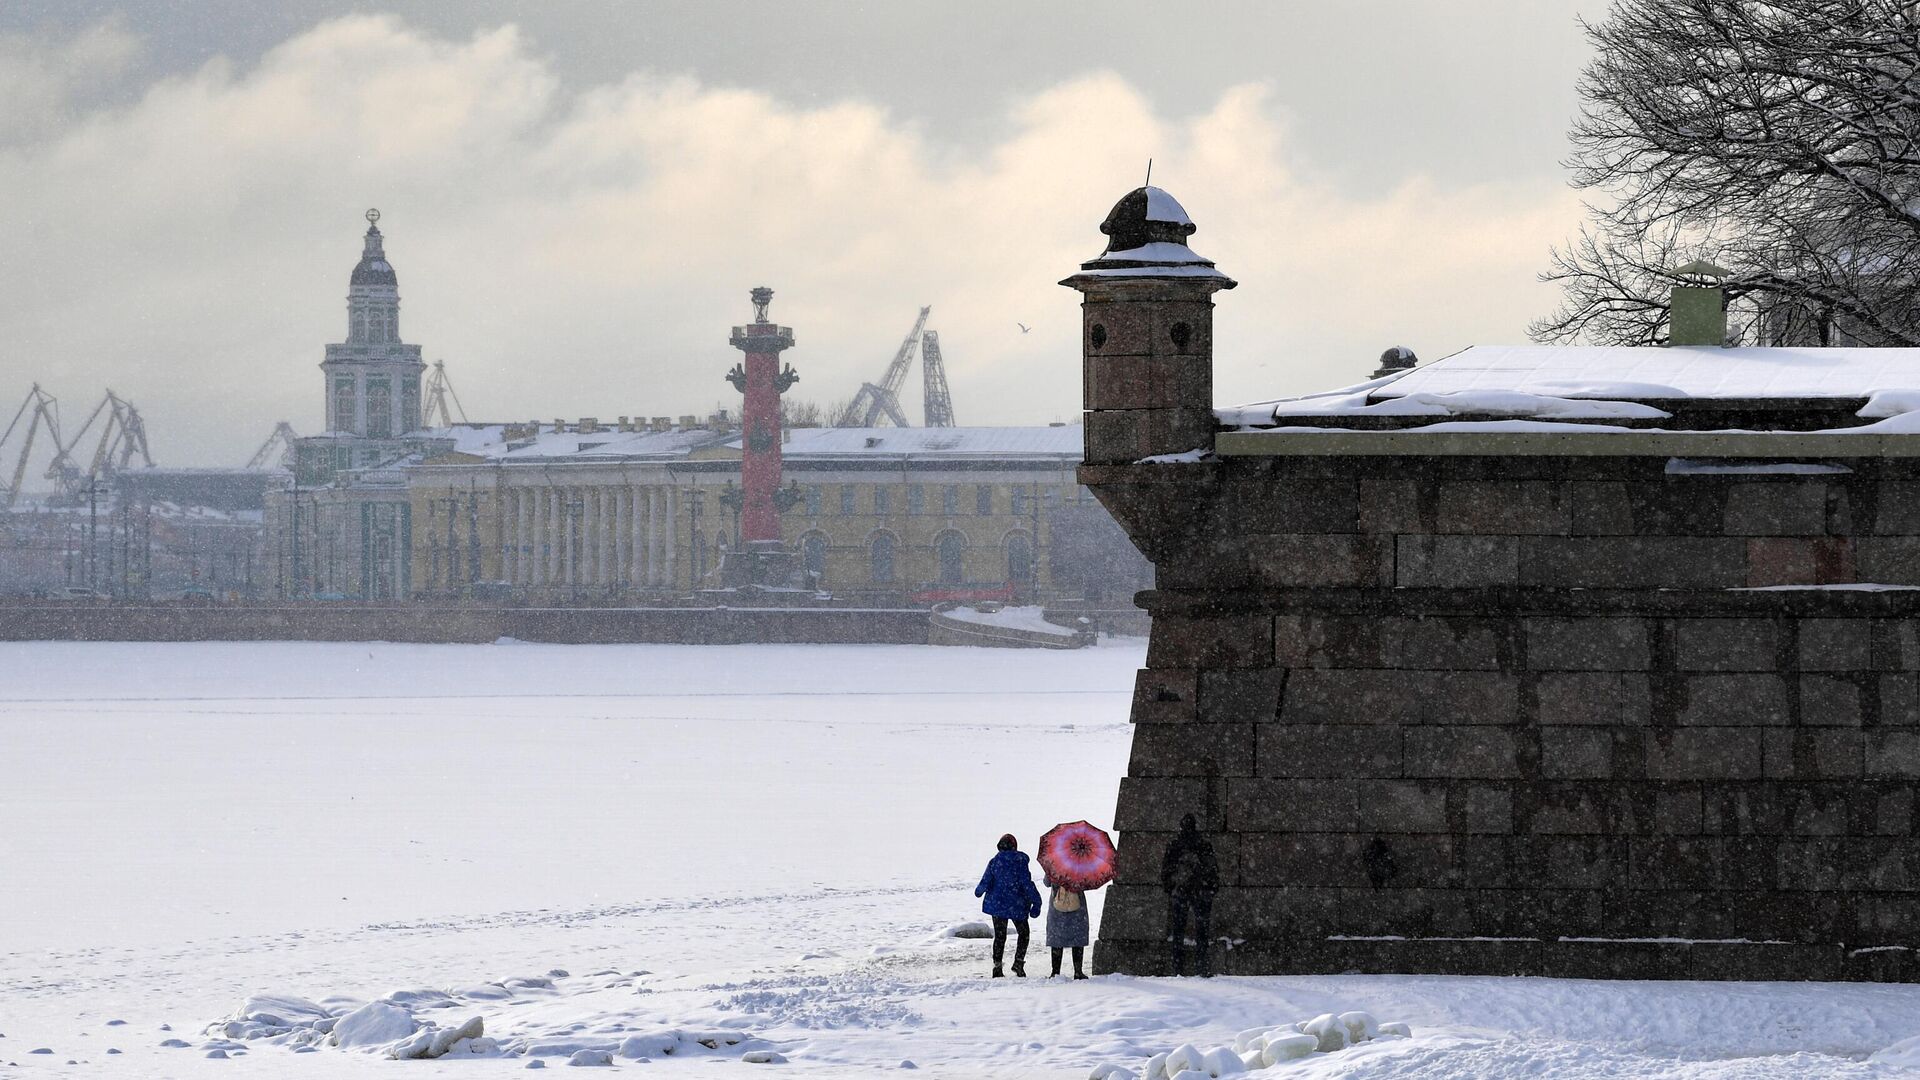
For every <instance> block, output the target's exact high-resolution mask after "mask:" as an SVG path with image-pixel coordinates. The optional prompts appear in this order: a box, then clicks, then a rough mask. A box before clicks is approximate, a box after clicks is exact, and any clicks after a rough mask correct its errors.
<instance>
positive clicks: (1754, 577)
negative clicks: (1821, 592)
mask: <svg viewBox="0 0 1920 1080" xmlns="http://www.w3.org/2000/svg"><path fill="white" fill-rule="evenodd" d="M1857 561H1858V560H1857V559H1856V558H1855V552H1854V543H1853V540H1852V538H1850V537H1839V536H1830V537H1819V538H1801V537H1782V536H1756V537H1752V538H1750V539H1748V540H1747V585H1748V586H1749V587H1752V588H1765V587H1767V586H1771V585H1836V584H1845V583H1849V582H1853V581H1857V580H1859V578H1858V575H1857V572H1856V565H1857Z"/></svg>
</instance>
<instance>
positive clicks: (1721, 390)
mask: <svg viewBox="0 0 1920 1080" xmlns="http://www.w3.org/2000/svg"><path fill="white" fill-rule="evenodd" d="M1480 390H1507V391H1520V392H1522V393H1528V394H1538V395H1541V396H1543V397H1556V398H1612V399H1617V400H1633V401H1667V400H1685V399H1767V398H1866V397H1871V396H1872V395H1873V394H1874V393H1875V392H1877V391H1881V390H1920V349H1798V348H1752V349H1722V348H1715V347H1711V346H1708V347H1686V346H1673V347H1667V348H1660V347H1652V346H1646V347H1634V348H1629V347H1619V346H1568V345H1476V346H1474V347H1472V348H1470V349H1465V350H1462V351H1461V352H1457V353H1454V354H1453V355H1452V356H1448V357H1445V358H1444V359H1440V360H1436V361H1434V362H1432V363H1430V364H1423V365H1421V366H1420V367H1416V368H1413V369H1412V370H1410V371H1408V372H1407V373H1406V374H1405V375H1402V376H1400V377H1399V378H1398V379H1395V380H1393V381H1391V382H1389V383H1386V384H1384V385H1381V386H1378V387H1376V388H1374V389H1373V391H1372V397H1373V398H1374V399H1376V400H1378V399H1380V398H1390V397H1405V396H1408V395H1414V394H1454V393H1460V392H1462V391H1480Z"/></svg>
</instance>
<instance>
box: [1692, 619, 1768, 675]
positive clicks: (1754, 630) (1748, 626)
mask: <svg viewBox="0 0 1920 1080" xmlns="http://www.w3.org/2000/svg"><path fill="white" fill-rule="evenodd" d="M1672 625H1673V635H1674V663H1675V665H1676V666H1677V667H1679V669H1680V670H1682V671H1777V670H1779V668H1780V623H1779V622H1777V621H1775V620H1773V619H1675V620H1674V621H1673V624H1672Z"/></svg>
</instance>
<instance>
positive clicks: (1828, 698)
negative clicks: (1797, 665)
mask: <svg viewBox="0 0 1920 1080" xmlns="http://www.w3.org/2000/svg"><path fill="white" fill-rule="evenodd" d="M1860 716H1861V712H1860V684H1859V683H1857V682H1855V681H1853V680H1852V679H1840V678H1834V677H1832V676H1827V675H1804V676H1801V678H1800V723H1801V724H1803V725H1807V726H1812V727H1859V726H1860Z"/></svg>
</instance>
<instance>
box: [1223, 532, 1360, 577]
mask: <svg viewBox="0 0 1920 1080" xmlns="http://www.w3.org/2000/svg"><path fill="white" fill-rule="evenodd" d="M1245 545H1246V551H1247V559H1248V565H1249V566H1250V567H1251V569H1252V571H1253V575H1254V578H1255V580H1256V581H1257V582H1259V583H1260V584H1261V585H1263V586H1266V587H1268V588H1287V587H1316V586H1318V587H1380V586H1385V585H1389V584H1391V583H1392V581H1393V546H1392V544H1391V543H1390V542H1389V538H1387V537H1383V536H1369V535H1365V534H1360V533H1332V534H1322V535H1316V534H1311V533H1299V534H1292V533H1285V534H1260V535H1249V536H1247V537H1246V538H1245Z"/></svg>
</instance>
